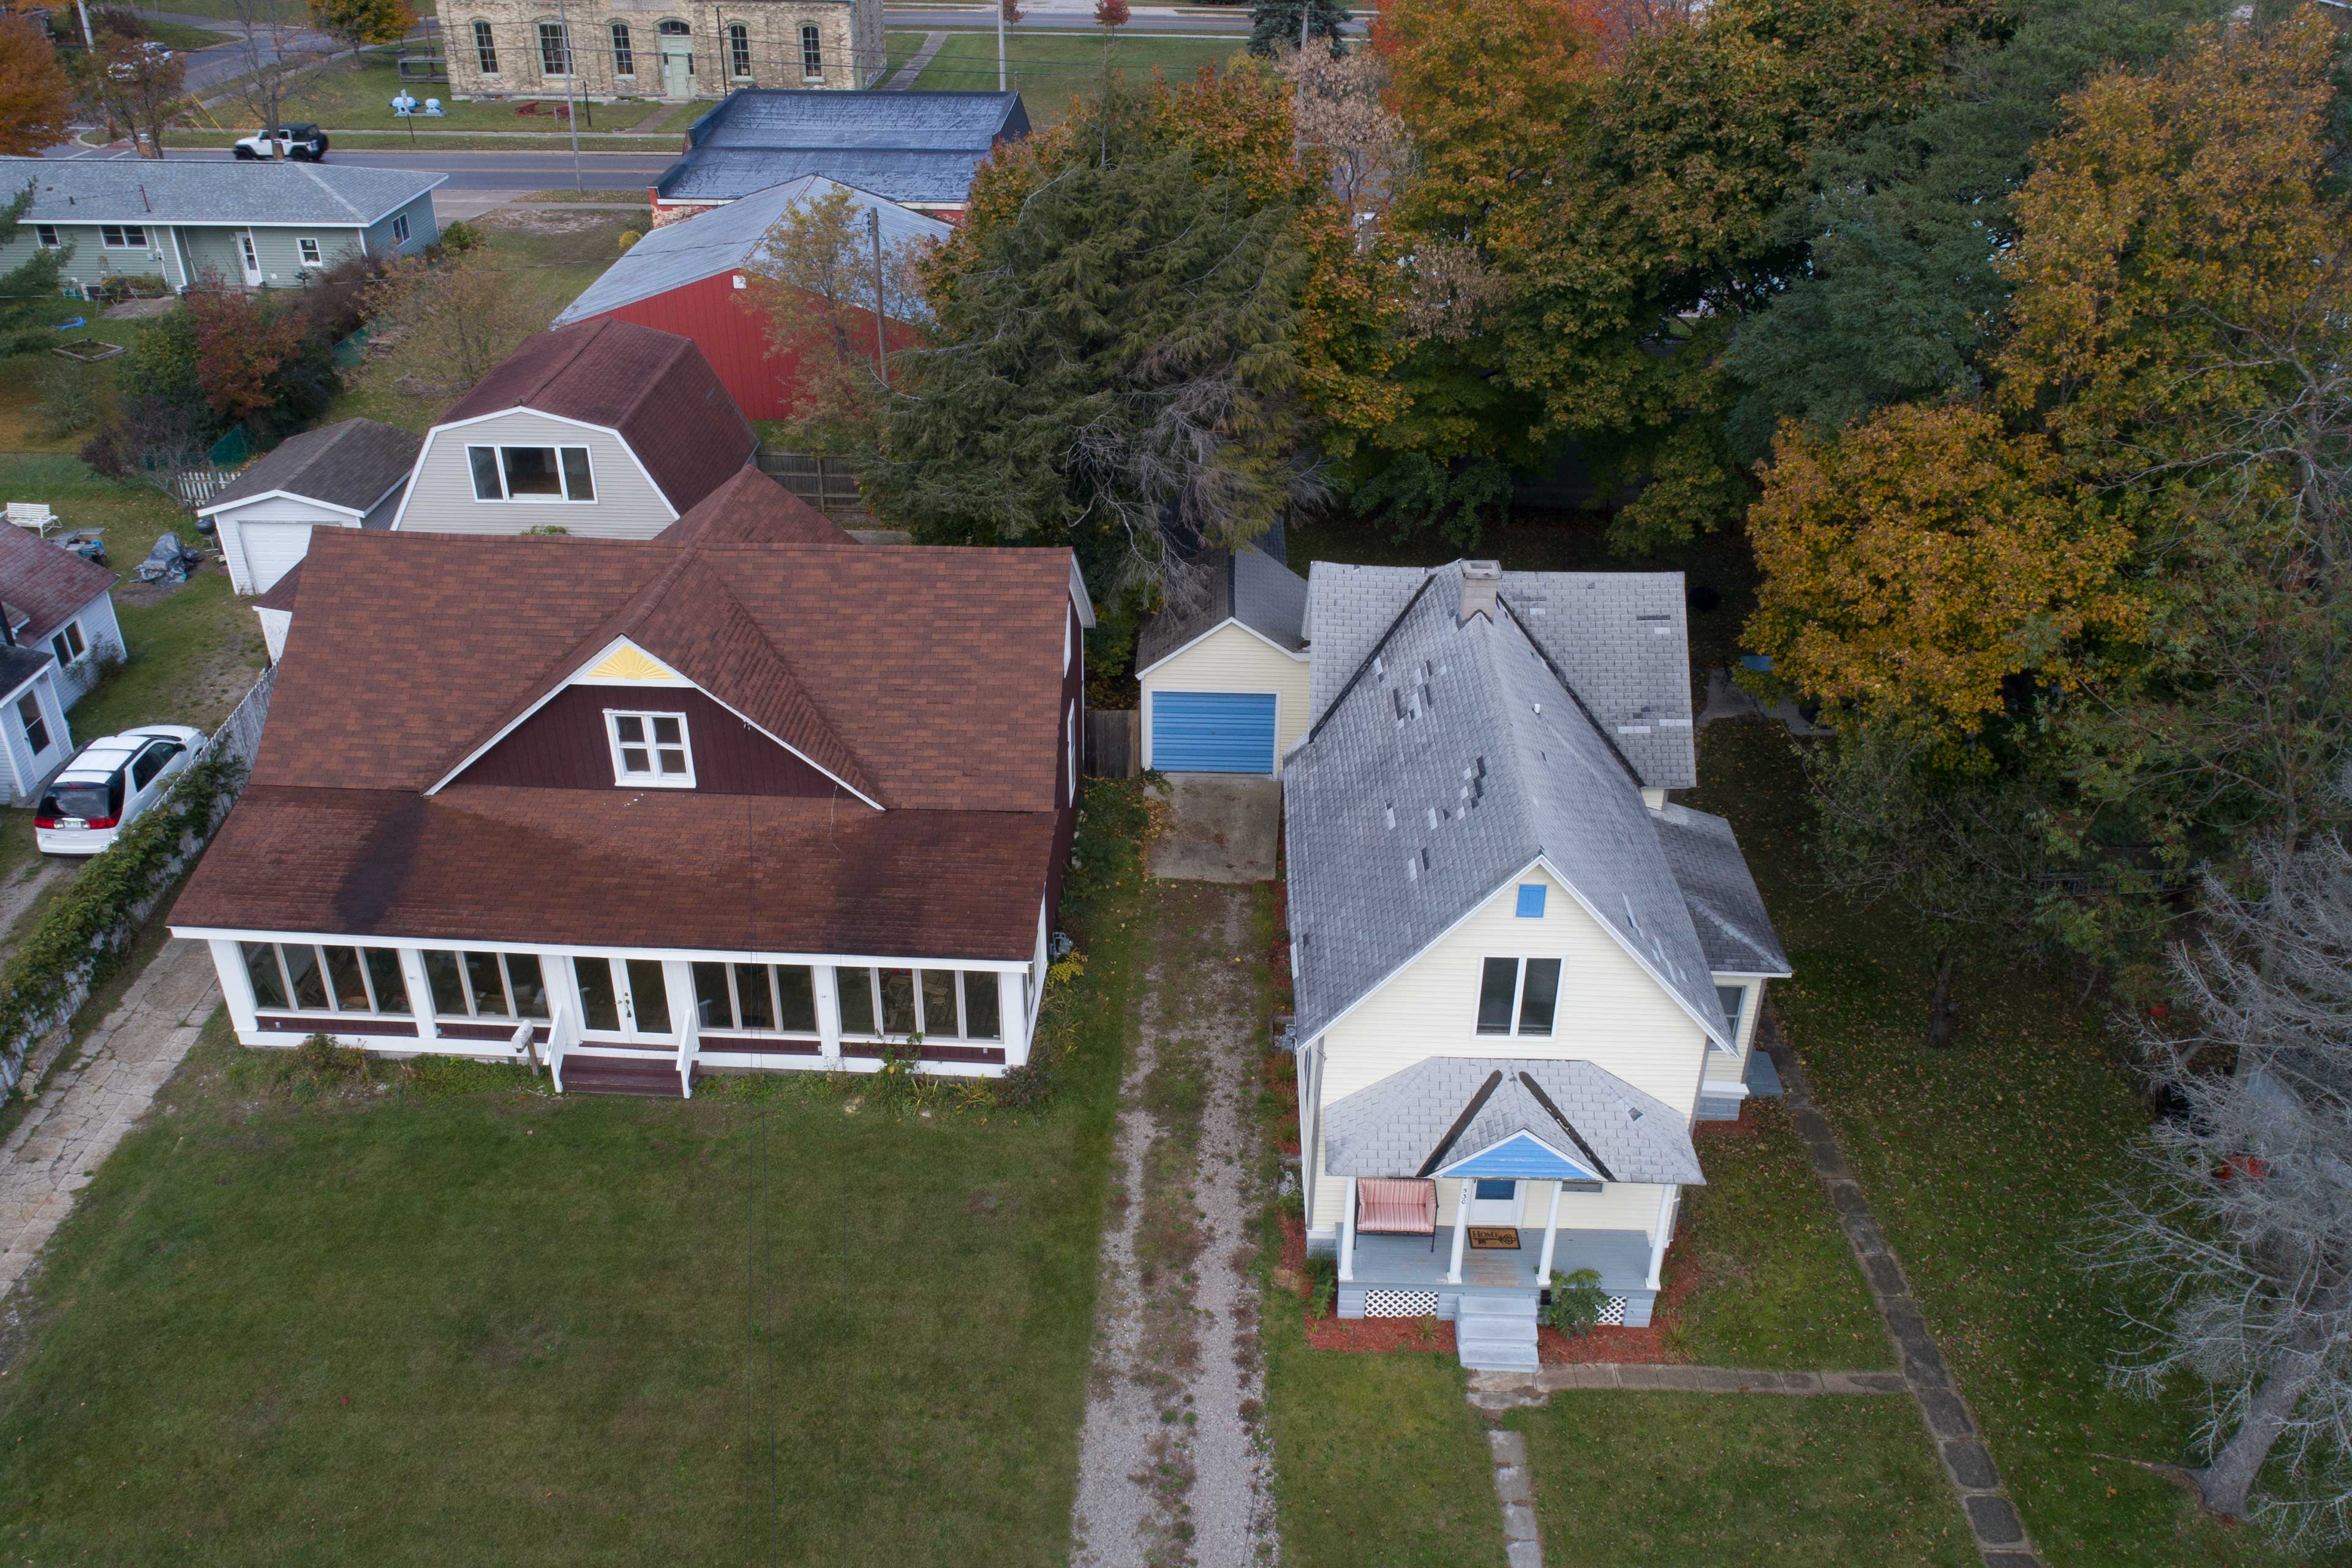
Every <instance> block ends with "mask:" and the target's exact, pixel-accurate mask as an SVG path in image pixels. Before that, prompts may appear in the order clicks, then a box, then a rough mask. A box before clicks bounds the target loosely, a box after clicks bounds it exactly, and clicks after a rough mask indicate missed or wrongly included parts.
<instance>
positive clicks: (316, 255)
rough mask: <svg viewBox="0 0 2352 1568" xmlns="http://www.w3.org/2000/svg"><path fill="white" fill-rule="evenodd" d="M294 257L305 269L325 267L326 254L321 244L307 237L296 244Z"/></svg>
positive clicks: (298, 240)
mask: <svg viewBox="0 0 2352 1568" xmlns="http://www.w3.org/2000/svg"><path fill="white" fill-rule="evenodd" d="M294 256H295V258H296V259H297V260H298V261H299V262H300V263H301V264H302V265H303V266H305V267H324V266H325V265H326V264H327V263H326V260H325V256H326V253H325V251H324V250H322V249H321V248H320V245H319V242H318V241H317V240H316V239H313V238H311V237H310V236H308V235H305V236H303V237H301V238H299V239H297V240H296V241H295V242H294Z"/></svg>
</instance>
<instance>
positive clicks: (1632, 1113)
mask: <svg viewBox="0 0 2352 1568" xmlns="http://www.w3.org/2000/svg"><path fill="white" fill-rule="evenodd" d="M1625 1116H1626V1120H1628V1121H1641V1120H1642V1113H1641V1111H1640V1110H1638V1109H1632V1110H1627V1111H1626V1112H1625Z"/></svg>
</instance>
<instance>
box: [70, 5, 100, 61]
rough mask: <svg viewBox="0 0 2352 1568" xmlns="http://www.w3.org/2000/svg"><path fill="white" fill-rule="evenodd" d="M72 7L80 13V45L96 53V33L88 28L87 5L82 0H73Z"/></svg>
mask: <svg viewBox="0 0 2352 1568" xmlns="http://www.w3.org/2000/svg"><path fill="white" fill-rule="evenodd" d="M74 9H75V10H77V11H79V12H80V13H81V47H83V48H85V49H88V50H89V51H90V52H91V53H92V54H96V53H97V52H98V35H97V34H95V33H93V32H91V31H90V30H89V6H88V5H84V4H83V3H82V0H74Z"/></svg>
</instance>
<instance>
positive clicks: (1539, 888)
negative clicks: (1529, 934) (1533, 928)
mask: <svg viewBox="0 0 2352 1568" xmlns="http://www.w3.org/2000/svg"><path fill="white" fill-rule="evenodd" d="M1543 912H1544V885H1543V884H1542V883H1541V882H1521V883H1520V884H1519V919H1521V920H1523V921H1539V920H1541V919H1543Z"/></svg>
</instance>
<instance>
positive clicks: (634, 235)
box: [617, 228, 645, 256]
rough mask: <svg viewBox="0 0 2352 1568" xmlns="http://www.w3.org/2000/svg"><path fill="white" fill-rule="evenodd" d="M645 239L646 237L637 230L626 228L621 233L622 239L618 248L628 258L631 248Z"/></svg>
mask: <svg viewBox="0 0 2352 1568" xmlns="http://www.w3.org/2000/svg"><path fill="white" fill-rule="evenodd" d="M643 238H645V236H644V235H642V234H639V233H638V232H637V231H636V230H635V229H634V228H625V229H623V230H622V231H621V237H620V240H619V242H618V246H617V248H618V249H619V250H620V253H621V254H622V255H624V256H626V255H628V254H629V250H630V248H631V247H633V246H635V244H636V243H637V241H639V240H641V239H643Z"/></svg>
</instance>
